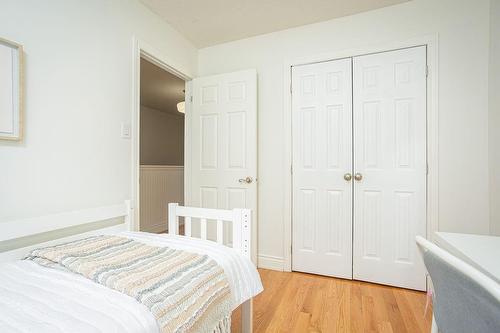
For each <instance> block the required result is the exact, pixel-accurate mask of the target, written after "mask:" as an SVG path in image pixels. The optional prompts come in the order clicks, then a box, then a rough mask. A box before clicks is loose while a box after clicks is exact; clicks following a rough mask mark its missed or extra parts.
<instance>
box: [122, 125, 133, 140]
mask: <svg viewBox="0 0 500 333" xmlns="http://www.w3.org/2000/svg"><path fill="white" fill-rule="evenodd" d="M130 135H131V134H130V124H129V123H121V136H122V138H124V139H130Z"/></svg>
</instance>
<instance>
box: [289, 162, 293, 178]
mask: <svg viewBox="0 0 500 333" xmlns="http://www.w3.org/2000/svg"><path fill="white" fill-rule="evenodd" d="M290 173H291V174H292V175H293V164H290Z"/></svg>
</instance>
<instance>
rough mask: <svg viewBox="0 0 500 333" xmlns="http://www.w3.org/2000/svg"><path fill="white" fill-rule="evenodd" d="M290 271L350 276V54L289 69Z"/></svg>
mask: <svg viewBox="0 0 500 333" xmlns="http://www.w3.org/2000/svg"><path fill="white" fill-rule="evenodd" d="M292 85H293V93H292V113H293V114H292V131H293V134H292V136H293V140H292V145H293V176H292V177H293V178H292V182H293V211H292V219H293V230H292V232H293V249H292V255H293V258H292V269H293V270H295V271H301V272H309V273H316V274H322V275H330V276H337V277H343V278H352V242H351V238H352V236H351V235H352V233H351V229H352V221H351V220H352V213H351V204H352V181H346V180H344V175H345V174H346V173H347V174H349V173H351V171H352V147H351V134H352V100H351V96H352V94H351V91H352V83H351V59H350V58H349V59H342V60H336V61H330V62H324V63H317V64H310V65H302V66H295V67H293V69H292Z"/></svg>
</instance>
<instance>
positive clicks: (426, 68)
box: [425, 65, 429, 77]
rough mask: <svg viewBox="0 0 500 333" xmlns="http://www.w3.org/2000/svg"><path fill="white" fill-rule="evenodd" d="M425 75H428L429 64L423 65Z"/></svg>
mask: <svg viewBox="0 0 500 333" xmlns="http://www.w3.org/2000/svg"><path fill="white" fill-rule="evenodd" d="M425 77H429V65H426V66H425Z"/></svg>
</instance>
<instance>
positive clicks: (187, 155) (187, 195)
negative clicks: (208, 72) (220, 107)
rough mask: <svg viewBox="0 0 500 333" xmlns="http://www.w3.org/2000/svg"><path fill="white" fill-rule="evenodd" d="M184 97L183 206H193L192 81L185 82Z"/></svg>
mask: <svg viewBox="0 0 500 333" xmlns="http://www.w3.org/2000/svg"><path fill="white" fill-rule="evenodd" d="M184 96H185V102H186V103H185V110H184V204H185V205H186V206H190V205H192V204H193V201H192V189H191V186H192V185H191V178H192V177H191V175H192V163H191V161H192V157H191V152H192V151H193V149H192V139H191V138H192V134H191V128H193V127H192V121H193V120H192V119H193V117H192V113H191V110H192V108H193V103H192V100H191V99H192V96H193V81H187V82H186V93H185V94H184Z"/></svg>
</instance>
